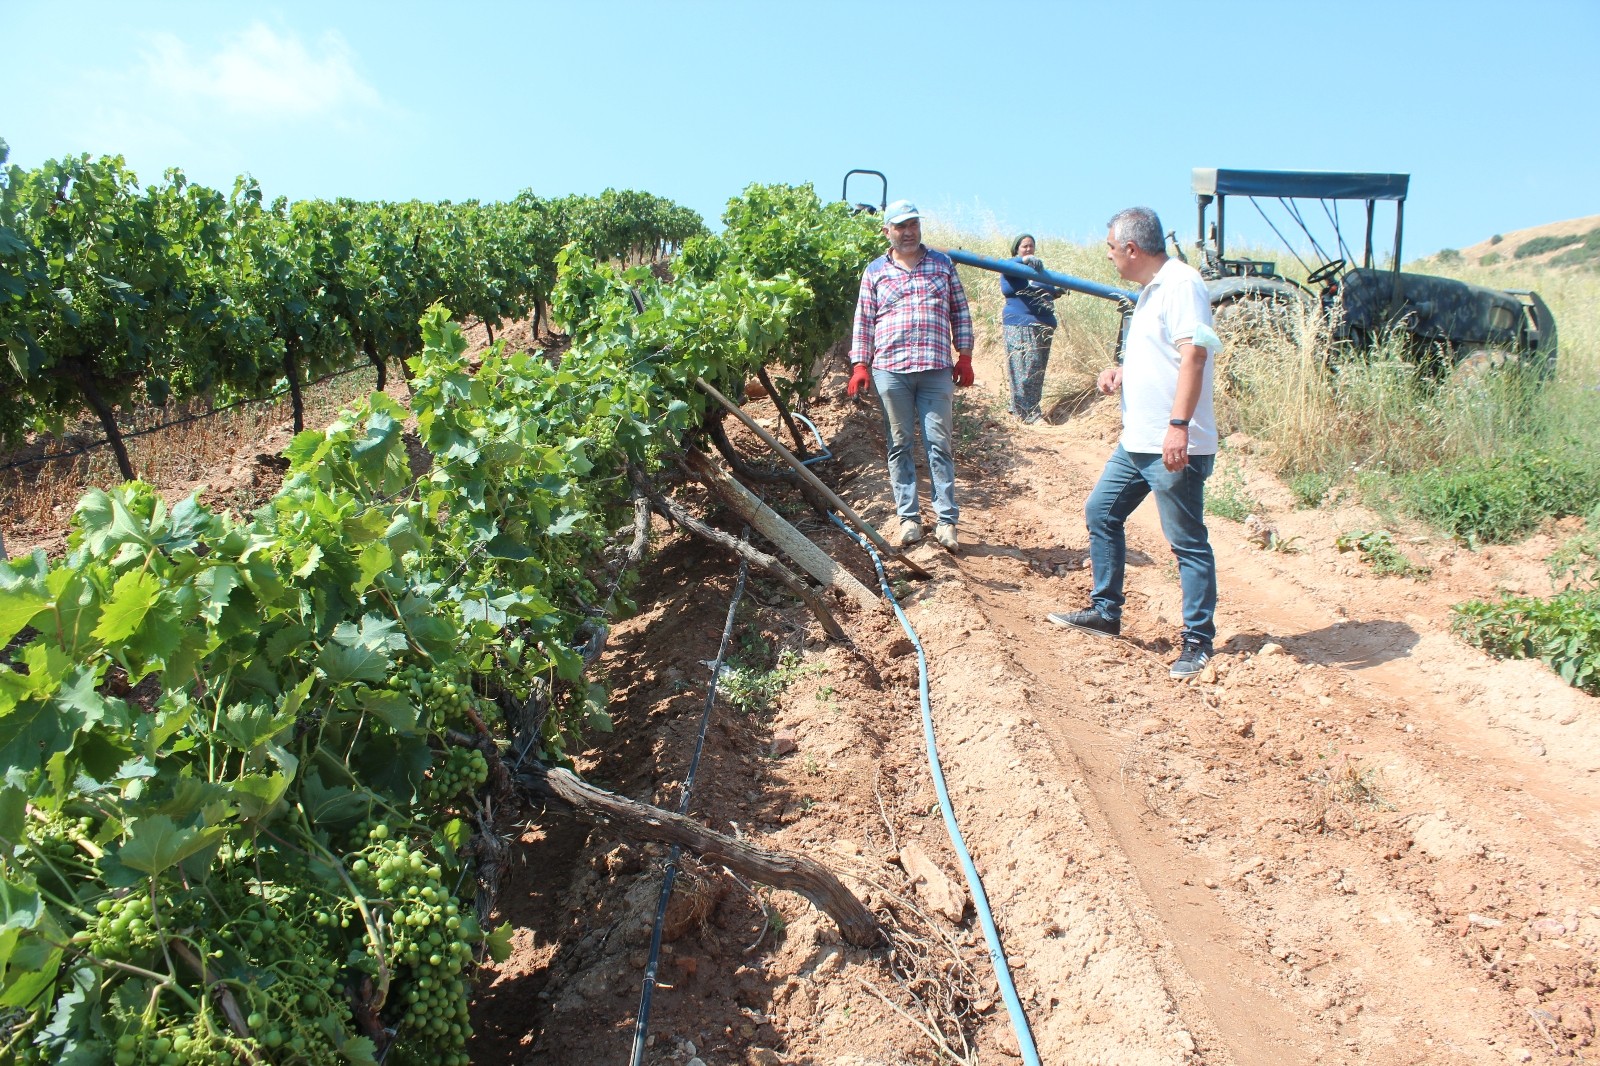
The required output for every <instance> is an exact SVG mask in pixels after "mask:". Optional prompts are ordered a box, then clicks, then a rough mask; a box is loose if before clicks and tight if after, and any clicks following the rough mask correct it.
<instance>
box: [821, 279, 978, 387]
mask: <svg viewBox="0 0 1600 1066" xmlns="http://www.w3.org/2000/svg"><path fill="white" fill-rule="evenodd" d="M952 334H954V338H955V344H954V345H952V344H951V343H950V341H951V335H952ZM952 347H954V348H956V349H961V350H965V351H971V350H972V312H971V311H969V310H968V309H967V294H966V292H965V290H963V289H962V288H961V279H960V278H959V277H957V276H956V267H955V264H954V263H952V262H950V258H949V256H947V255H945V254H944V253H943V252H935V251H933V250H932V249H931V248H930V249H925V250H924V254H923V256H922V261H921V262H920V263H918V264H917V265H916V266H915V267H913V268H912V269H910V270H907V269H906V268H905V267H903V266H901V265H900V264H899V263H897V262H895V261H894V258H893V257H892V256H888V255H883V256H879V257H878V258H877V259H874V260H873V261H872V262H871V263H870V264H868V266H867V272H866V273H865V274H863V275H862V276H861V295H860V297H859V298H858V299H857V300H856V325H855V332H854V334H853V335H852V337H851V344H850V361H851V362H852V363H866V364H868V365H870V366H871V367H873V368H874V369H876V370H888V371H892V372H894V373H896V374H910V373H916V372H917V371H920V370H946V369H949V368H950V367H952V366H954V365H955V356H954V355H953V354H952V352H951V348H952Z"/></svg>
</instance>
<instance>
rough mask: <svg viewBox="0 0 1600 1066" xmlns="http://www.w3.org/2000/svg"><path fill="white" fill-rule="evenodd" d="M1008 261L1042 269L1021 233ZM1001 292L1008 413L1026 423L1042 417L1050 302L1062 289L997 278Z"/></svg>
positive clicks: (1052, 321)
mask: <svg viewBox="0 0 1600 1066" xmlns="http://www.w3.org/2000/svg"><path fill="white" fill-rule="evenodd" d="M1011 258H1013V259H1017V260H1020V261H1021V262H1023V263H1026V264H1028V265H1029V266H1031V267H1036V268H1038V269H1043V268H1044V263H1043V262H1042V261H1041V260H1040V259H1039V257H1038V256H1037V255H1035V254H1034V240H1033V235H1032V234H1030V233H1024V234H1023V235H1022V236H1020V237H1018V238H1017V239H1016V240H1014V241H1012V242H1011ZM1000 293H1001V295H1003V296H1004V297H1005V298H1006V305H1005V310H1004V311H1003V312H1002V313H1001V316H1000V326H1001V332H1003V333H1004V334H1005V341H1006V379H1007V382H1008V383H1009V384H1010V386H1011V413H1012V414H1013V415H1016V416H1017V417H1018V418H1020V419H1021V420H1022V421H1023V422H1024V423H1025V424H1032V423H1034V422H1037V421H1039V420H1040V419H1042V418H1043V417H1044V412H1043V411H1041V410H1040V409H1039V402H1040V400H1041V399H1042V398H1043V396H1044V372H1045V368H1046V367H1047V366H1049V364H1050V342H1051V340H1052V339H1053V338H1054V337H1055V332H1056V312H1055V308H1054V307H1052V306H1051V302H1052V301H1054V300H1055V299H1056V298H1057V297H1059V296H1060V295H1061V293H1062V290H1060V289H1057V288H1054V287H1052V286H1049V285H1037V284H1035V283H1033V282H1031V281H1021V280H1019V279H1016V278H1012V277H1010V276H1008V275H1005V274H1001V275H1000Z"/></svg>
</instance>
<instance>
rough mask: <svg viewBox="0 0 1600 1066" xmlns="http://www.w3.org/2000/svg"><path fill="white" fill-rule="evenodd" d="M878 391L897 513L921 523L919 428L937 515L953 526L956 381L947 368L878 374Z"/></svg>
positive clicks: (874, 381)
mask: <svg viewBox="0 0 1600 1066" xmlns="http://www.w3.org/2000/svg"><path fill="white" fill-rule="evenodd" d="M872 384H873V387H874V388H876V389H877V390H878V402H879V403H880V404H881V405H882V406H883V435H884V437H885V439H887V440H888V442H889V484H890V486H891V487H892V488H893V489H894V509H895V513H896V514H898V515H899V516H900V517H901V519H910V520H911V521H913V522H919V521H921V512H920V511H919V510H918V509H917V458H916V453H915V452H914V451H913V448H914V447H915V445H916V437H917V427H918V426H921V427H922V445H923V447H924V448H925V449H926V450H927V453H928V480H929V481H930V482H932V483H933V513H934V517H935V518H936V519H937V520H938V521H940V522H949V523H950V524H952V525H954V524H955V521H956V519H957V518H958V517H959V514H960V512H959V511H958V510H957V509H956V464H955V460H954V458H953V457H952V456H951V454H950V430H951V427H952V426H954V424H955V415H954V404H955V395H956V383H955V378H954V377H952V376H951V373H950V370H949V369H948V368H946V369H944V370H919V371H917V372H915V373H907V374H896V373H893V372H892V371H888V370H873V372H872Z"/></svg>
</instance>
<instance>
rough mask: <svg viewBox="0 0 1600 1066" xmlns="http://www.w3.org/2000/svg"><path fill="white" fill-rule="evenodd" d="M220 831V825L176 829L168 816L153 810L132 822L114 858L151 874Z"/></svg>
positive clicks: (199, 847)
mask: <svg viewBox="0 0 1600 1066" xmlns="http://www.w3.org/2000/svg"><path fill="white" fill-rule="evenodd" d="M221 835H222V829H221V827H220V826H211V827H209V828H206V829H197V828H195V827H194V826H186V827H184V828H181V829H180V828H179V827H178V826H177V825H176V824H174V822H173V821H172V819H171V818H168V817H167V816H166V815H164V814H157V815H153V816H151V817H148V818H140V819H139V820H138V821H137V822H135V823H134V824H133V834H132V836H131V837H130V838H129V840H128V842H127V843H126V844H124V845H123V846H122V848H121V850H119V851H118V852H117V859H118V860H119V861H120V862H121V863H122V864H123V865H124V866H127V867H130V868H132V869H134V870H138V871H139V872H140V873H146V874H151V875H155V874H159V873H161V872H162V871H163V870H167V869H169V868H171V867H173V866H175V865H177V864H178V863H180V862H182V861H183V860H184V859H186V858H188V857H189V856H190V855H193V854H195V853H196V852H198V851H200V850H201V849H202V848H205V847H207V846H208V845H210V844H211V843H212V841H214V840H216V839H217V838H218V837H220V836H221Z"/></svg>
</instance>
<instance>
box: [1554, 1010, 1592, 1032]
mask: <svg viewBox="0 0 1600 1066" xmlns="http://www.w3.org/2000/svg"><path fill="white" fill-rule="evenodd" d="M1561 1028H1563V1029H1565V1030H1566V1031H1567V1033H1568V1034H1569V1035H1571V1036H1574V1037H1579V1038H1582V1037H1592V1036H1594V1019H1593V1018H1591V1017H1590V1016H1589V1012H1588V1011H1587V1010H1585V1009H1584V1007H1583V1005H1582V1004H1578V1003H1570V1004H1568V1005H1567V1006H1565V1007H1562V1008H1561Z"/></svg>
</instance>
